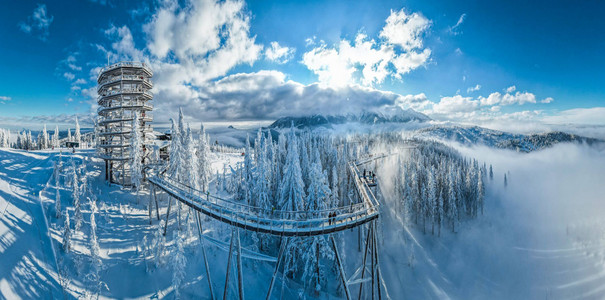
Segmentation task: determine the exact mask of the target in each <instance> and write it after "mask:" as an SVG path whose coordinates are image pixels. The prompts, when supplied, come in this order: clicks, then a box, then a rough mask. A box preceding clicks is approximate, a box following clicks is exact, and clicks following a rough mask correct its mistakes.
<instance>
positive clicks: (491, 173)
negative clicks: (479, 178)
mask: <svg viewBox="0 0 605 300" xmlns="http://www.w3.org/2000/svg"><path fill="white" fill-rule="evenodd" d="M489 180H494V170H493V169H492V165H491V164H490V165H489Z"/></svg>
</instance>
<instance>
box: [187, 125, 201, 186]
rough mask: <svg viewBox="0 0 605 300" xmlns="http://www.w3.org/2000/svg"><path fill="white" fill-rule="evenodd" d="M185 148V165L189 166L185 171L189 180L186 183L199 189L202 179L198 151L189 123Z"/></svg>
mask: <svg viewBox="0 0 605 300" xmlns="http://www.w3.org/2000/svg"><path fill="white" fill-rule="evenodd" d="M183 150H184V151H183V154H184V156H185V165H186V166H187V167H186V168H185V172H186V173H187V175H186V176H185V179H186V181H187V182H186V183H185V184H187V185H188V186H190V187H192V188H194V189H196V190H197V189H199V182H200V180H199V179H198V176H199V172H198V166H199V163H198V158H197V153H196V145H195V141H194V140H193V134H192V133H191V128H189V125H187V133H186V136H185V149H183Z"/></svg>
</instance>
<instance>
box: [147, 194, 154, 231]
mask: <svg viewBox="0 0 605 300" xmlns="http://www.w3.org/2000/svg"><path fill="white" fill-rule="evenodd" d="M150 185H151V192H150V193H149V202H148V203H147V209H148V210H149V225H151V220H152V218H151V211H152V210H153V201H152V199H151V198H152V197H153V195H152V193H153V191H155V188H154V187H153V184H150Z"/></svg>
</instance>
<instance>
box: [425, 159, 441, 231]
mask: <svg viewBox="0 0 605 300" xmlns="http://www.w3.org/2000/svg"><path fill="white" fill-rule="evenodd" d="M427 175H428V184H427V200H426V202H427V204H428V206H429V208H428V210H427V217H428V218H429V220H431V234H433V235H435V223H436V221H437V216H436V214H437V209H438V206H439V203H437V200H438V199H437V184H436V182H435V168H433V167H430V168H429V169H428V174H427Z"/></svg>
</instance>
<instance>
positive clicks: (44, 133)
mask: <svg viewBox="0 0 605 300" xmlns="http://www.w3.org/2000/svg"><path fill="white" fill-rule="evenodd" d="M40 146H41V147H40V149H48V148H49V146H50V142H49V140H48V132H47V131H46V124H44V129H42V139H41V141H40Z"/></svg>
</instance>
